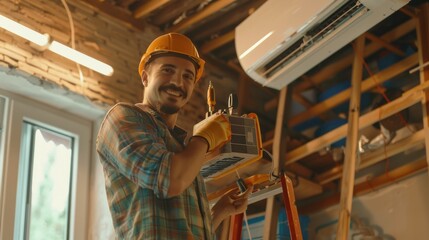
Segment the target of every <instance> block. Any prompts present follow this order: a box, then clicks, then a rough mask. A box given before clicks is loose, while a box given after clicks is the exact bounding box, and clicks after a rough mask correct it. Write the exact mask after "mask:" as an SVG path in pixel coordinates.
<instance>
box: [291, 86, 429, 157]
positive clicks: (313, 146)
mask: <svg viewBox="0 0 429 240" xmlns="http://www.w3.org/2000/svg"><path fill="white" fill-rule="evenodd" d="M428 83H429V82H428ZM428 85H429V84H428ZM420 87H421V86H418V87H415V88H413V89H411V90H409V91H408V93H414V94H406V93H404V95H403V96H402V97H400V98H397V99H395V100H393V101H391V102H390V103H388V104H386V105H383V106H381V107H379V108H377V109H374V110H373V111H371V112H369V113H367V114H365V115H363V116H361V117H360V118H359V128H360V129H363V128H365V127H368V126H370V125H371V124H374V123H376V122H378V121H380V120H382V119H385V118H387V117H390V116H392V115H393V114H395V113H397V112H400V111H402V110H404V109H406V108H408V107H410V106H412V105H413V104H416V103H418V102H420V101H422V98H423V93H422V92H421V91H420V90H419V88H420ZM347 127H348V124H344V125H342V126H340V127H338V128H336V129H334V130H332V131H330V132H328V133H326V134H324V135H323V136H321V137H318V138H316V139H314V140H312V141H310V142H308V143H306V144H304V145H302V146H300V147H297V148H296V149H294V150H292V151H289V152H288V154H287V156H286V165H288V164H291V163H293V162H296V161H298V160H300V159H302V158H304V157H306V156H308V155H310V154H312V153H314V152H317V151H319V150H320V149H322V148H324V147H326V146H329V145H330V144H331V143H333V142H335V141H338V140H340V139H342V138H344V137H345V136H346V134H347Z"/></svg>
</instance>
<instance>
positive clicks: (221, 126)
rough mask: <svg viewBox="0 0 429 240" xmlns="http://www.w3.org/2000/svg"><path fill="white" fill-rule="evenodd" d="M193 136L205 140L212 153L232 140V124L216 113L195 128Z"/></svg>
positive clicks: (208, 150)
mask: <svg viewBox="0 0 429 240" xmlns="http://www.w3.org/2000/svg"><path fill="white" fill-rule="evenodd" d="M193 136H194V137H195V136H197V137H202V138H204V139H205V140H206V141H207V143H208V149H207V152H211V151H213V150H214V149H216V148H218V147H220V146H222V145H223V144H225V143H226V142H228V141H229V140H231V124H230V123H229V121H228V119H227V118H226V117H225V116H224V115H223V114H220V113H215V114H213V115H211V116H210V117H208V118H206V119H205V120H203V121H201V122H199V123H198V124H196V125H195V126H194V134H193Z"/></svg>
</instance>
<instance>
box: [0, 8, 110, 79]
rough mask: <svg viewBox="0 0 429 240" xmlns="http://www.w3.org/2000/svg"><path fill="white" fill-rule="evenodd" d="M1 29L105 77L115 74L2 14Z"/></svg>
mask: <svg viewBox="0 0 429 240" xmlns="http://www.w3.org/2000/svg"><path fill="white" fill-rule="evenodd" d="M0 27H2V28H4V29H6V30H7V31H9V32H12V33H14V34H16V35H18V36H20V37H22V38H25V39H27V40H28V41H30V42H32V43H34V44H36V45H39V46H41V47H47V49H49V50H50V51H52V52H54V53H56V54H58V55H61V56H63V57H65V58H67V59H70V60H72V61H74V62H76V63H78V64H80V65H83V66H85V67H87V68H90V69H92V70H94V71H96V72H99V73H101V74H103V75H106V76H112V74H113V68H112V67H111V66H110V65H108V64H105V63H103V62H101V61H99V60H97V59H95V58H93V57H90V56H88V55H86V54H83V53H81V52H79V51H76V50H75V49H73V48H70V47H68V46H66V45H64V44H62V43H59V42H57V41H55V40H54V41H52V42H50V37H49V35H48V34H41V33H39V32H36V31H34V30H32V29H30V28H28V27H26V26H24V25H22V24H19V23H17V22H15V21H13V20H11V19H9V18H7V17H4V16H3V15H1V14H0Z"/></svg>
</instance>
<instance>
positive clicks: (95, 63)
mask: <svg viewBox="0 0 429 240" xmlns="http://www.w3.org/2000/svg"><path fill="white" fill-rule="evenodd" d="M48 49H49V50H51V51H52V52H54V53H56V54H58V55H61V56H63V57H65V58H67V59H70V60H72V61H74V62H77V63H79V64H80V65H83V66H85V67H87V68H90V69H92V70H94V71H97V72H99V73H101V74H104V75H106V76H112V74H113V68H112V67H111V66H110V65H107V64H105V63H103V62H101V61H99V60H97V59H95V58H93V57H90V56H88V55H85V54H83V53H81V52H79V51H76V50H74V49H73V48H70V47H68V46H66V45H64V44H62V43H59V42H57V41H52V43H51V44H50V45H49V47H48Z"/></svg>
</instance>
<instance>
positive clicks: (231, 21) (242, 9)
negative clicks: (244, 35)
mask: <svg viewBox="0 0 429 240" xmlns="http://www.w3.org/2000/svg"><path fill="white" fill-rule="evenodd" d="M264 2H266V0H252V1H247V2H246V3H244V4H243V5H240V6H239V7H236V8H234V9H233V10H232V11H228V12H227V13H225V15H223V16H222V21H211V22H210V23H208V24H204V25H203V26H201V27H198V28H197V29H195V30H193V32H194V33H193V34H192V39H194V40H195V41H201V40H203V39H207V38H209V37H210V36H213V35H216V34H218V33H219V32H222V31H224V29H231V28H232V27H234V26H236V25H238V24H239V23H240V22H241V21H243V20H244V19H245V18H246V17H248V16H249V13H250V12H252V9H257V8H258V7H260V6H261V5H262V4H263V3H264ZM231 26H232V27H231Z"/></svg>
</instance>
